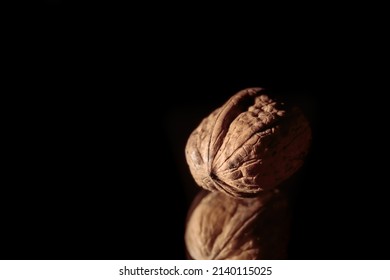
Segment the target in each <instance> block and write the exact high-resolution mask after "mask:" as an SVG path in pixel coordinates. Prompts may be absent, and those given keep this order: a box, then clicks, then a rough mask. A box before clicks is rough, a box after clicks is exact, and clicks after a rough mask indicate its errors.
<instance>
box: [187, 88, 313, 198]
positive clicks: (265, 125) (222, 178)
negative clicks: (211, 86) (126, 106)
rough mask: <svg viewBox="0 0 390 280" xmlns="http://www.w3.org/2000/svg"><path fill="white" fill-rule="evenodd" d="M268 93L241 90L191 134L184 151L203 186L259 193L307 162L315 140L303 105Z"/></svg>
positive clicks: (227, 191) (241, 193)
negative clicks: (274, 98)
mask: <svg viewBox="0 0 390 280" xmlns="http://www.w3.org/2000/svg"><path fill="white" fill-rule="evenodd" d="M263 92H264V90H263V89H261V88H249V89H245V90H242V91H240V92H238V93H237V94H235V95H234V96H233V97H231V98H230V99H229V100H228V101H227V102H226V103H225V104H224V105H223V106H222V107H220V108H218V109H216V110H215V111H214V112H212V113H211V114H210V115H209V116H208V117H206V118H205V119H203V121H202V122H201V123H200V125H199V126H198V127H197V128H196V129H195V130H194V131H193V132H192V133H191V135H190V137H189V139H188V141H187V145H186V148H185V155H186V160H187V163H188V165H189V168H190V171H191V174H192V176H193V177H194V179H195V181H196V183H197V184H198V185H199V186H201V187H202V188H204V189H206V190H209V191H221V192H223V193H225V194H228V195H230V196H233V197H254V196H257V195H259V194H260V193H261V192H263V191H266V190H270V189H272V188H275V187H277V186H278V185H279V184H280V183H282V182H283V181H285V180H286V179H287V178H288V177H290V176H291V175H292V174H294V173H295V172H296V171H297V170H298V169H299V168H300V167H301V166H302V164H303V161H304V158H305V156H306V154H307V152H308V149H309V145H310V139H311V129H310V126H309V122H308V121H307V119H306V118H305V116H304V115H303V113H302V112H301V110H300V109H299V108H297V107H292V106H285V104H283V103H281V102H277V101H275V100H273V99H271V98H270V97H269V96H267V95H265V94H263ZM287 105H288V104H287Z"/></svg>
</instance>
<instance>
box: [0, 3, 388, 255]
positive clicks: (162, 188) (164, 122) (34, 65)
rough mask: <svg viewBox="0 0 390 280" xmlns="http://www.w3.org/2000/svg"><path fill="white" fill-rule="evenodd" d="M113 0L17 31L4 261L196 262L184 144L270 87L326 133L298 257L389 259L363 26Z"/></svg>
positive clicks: (305, 181)
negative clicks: (233, 100)
mask: <svg viewBox="0 0 390 280" xmlns="http://www.w3.org/2000/svg"><path fill="white" fill-rule="evenodd" d="M104 7H105V6H104V5H103V6H100V9H94V6H88V5H84V6H81V5H80V4H77V5H76V4H70V3H69V2H65V1H46V2H44V3H41V4H39V5H38V4H36V6H34V7H33V8H34V13H31V14H29V16H28V17H27V19H25V20H24V21H22V22H21V24H20V23H15V25H17V24H20V26H18V28H17V32H11V33H12V36H13V38H15V40H14V41H11V43H10V44H11V48H10V49H11V50H10V52H9V53H8V54H9V57H10V58H11V63H10V66H9V71H8V75H9V76H10V80H9V81H10V84H12V88H8V87H7V90H8V91H9V96H10V100H9V101H8V102H7V103H5V104H6V105H7V106H6V107H7V108H6V109H7V111H6V112H7V114H6V118H5V126H6V129H7V130H5V131H6V133H5V137H6V140H8V141H7V145H5V146H4V149H5V152H6V155H7V157H6V168H5V170H4V173H5V175H6V176H5V177H4V182H3V184H2V187H1V188H2V195H1V200H2V203H1V213H2V226H1V230H2V236H3V238H2V240H3V245H2V249H1V250H0V257H1V258H2V259H184V258H185V248H184V241H183V236H184V229H185V217H186V211H187V209H188V207H189V204H190V202H191V199H192V198H193V196H194V195H195V193H196V191H197V187H196V186H195V184H194V182H193V181H192V178H191V177H190V174H189V170H188V168H187V165H186V163H185V159H184V146H185V142H186V140H187V138H188V136H189V134H190V133H191V131H192V130H193V129H194V128H195V127H196V126H197V125H198V123H199V122H200V121H201V119H202V118H203V117H205V116H207V115H208V114H209V113H210V112H211V111H212V110H213V109H215V108H217V107H218V106H220V105H222V104H223V102H224V101H226V100H227V98H229V97H230V96H231V95H232V94H234V93H236V92H237V91H239V90H241V89H243V88H247V87H257V86H260V87H265V88H267V89H269V90H270V93H271V94H273V95H274V96H277V97H280V98H284V99H287V100H288V101H289V102H291V103H295V104H297V105H298V106H300V107H301V108H302V109H303V110H304V112H305V114H306V115H307V117H308V119H309V120H310V122H311V125H312V129H313V143H312V147H311V151H310V154H309V156H308V158H307V161H306V163H305V165H304V166H303V168H302V169H301V171H300V172H299V173H298V174H296V178H295V180H296V192H295V194H296V195H295V197H294V211H293V217H294V220H293V231H292V236H291V242H290V248H289V257H290V258H292V259H389V249H390V248H389V241H388V236H389V235H388V234H389V232H388V230H387V229H385V227H386V221H387V219H388V218H387V217H388V206H387V199H386V191H387V190H386V186H387V183H386V180H384V179H382V178H383V177H384V176H385V175H386V170H385V169H386V162H385V161H386V151H385V147H386V141H385V133H384V132H383V131H384V130H385V129H384V127H385V126H384V125H382V124H381V122H380V121H381V120H383V119H385V118H384V115H385V111H384V110H383V109H381V108H380V106H381V105H384V102H383V101H381V98H382V94H381V93H380V89H379V90H377V89H374V85H376V80H377V79H378V77H377V76H376V77H375V79H373V78H372V76H371V75H372V70H373V68H372V67H371V66H370V65H367V64H366V63H367V62H369V61H370V60H371V58H372V53H370V52H369V53H364V52H359V57H356V55H354V54H355V53H356V52H355V51H356V44H355V41H354V40H353V39H350V38H349V37H350V35H348V36H346V35H345V34H346V33H344V32H340V33H336V32H335V31H336V30H338V29H337V28H336V29H331V30H328V29H326V28H324V27H322V25H321V24H320V22H321V20H319V21H318V22H315V23H317V24H318V23H319V24H318V25H316V26H315V27H313V29H305V26H307V25H306V24H305V23H303V24H300V23H299V21H298V20H297V18H292V19H291V20H293V21H289V20H286V21H287V22H289V23H291V22H294V23H296V24H294V25H293V26H291V25H290V24H282V27H280V28H279V27H278V25H277V24H276V22H277V20H278V19H279V18H282V17H283V16H282V15H280V14H279V13H278V12H277V13H276V14H275V17H274V18H273V21H271V22H268V23H267V22H266V21H264V22H261V21H259V20H253V21H251V22H250V23H249V24H248V25H250V26H251V27H252V28H253V27H254V30H253V29H251V30H250V31H249V30H248V29H246V28H240V27H237V22H240V21H241V18H240V19H238V18H237V19H236V20H233V24H230V23H228V22H226V23H225V22H220V21H218V20H216V24H215V25H213V26H212V27H211V26H210V25H206V27H202V28H201V27H200V25H199V21H200V18H202V17H199V16H194V17H193V18H190V19H189V18H188V15H187V14H186V15H187V16H182V15H180V14H175V17H174V18H173V17H172V16H171V15H169V16H168V15H167V14H161V13H159V12H158V11H157V12H156V11H155V12H153V13H152V11H149V10H146V11H147V12H150V13H145V15H148V17H145V18H143V20H139V19H137V18H135V16H134V14H137V10H134V9H131V8H130V7H127V9H126V11H128V14H127V13H126V14H125V15H122V14H121V15H118V16H117V14H116V12H115V11H117V10H114V12H113V13H111V10H108V11H107V10H105V9H104ZM118 10H120V9H119V8H118ZM157 10H158V9H157ZM25 12H26V11H25ZM210 14H211V17H210V18H213V16H214V14H213V13H210ZM231 18H232V17H230V19H231ZM244 18H245V19H247V20H248V17H245V16H244ZM249 18H250V17H249ZM313 18H315V16H313ZM313 18H311V19H310V20H311V21H310V22H311V23H313ZM151 22H153V23H151ZM146 23H149V24H150V25H145V24H146ZM306 23H307V22H306ZM183 24H186V25H185V27H184V28H183V29H182V27H181V26H182V25H183ZM187 24H188V25H187ZM150 26H151V27H150ZM350 32H352V30H350ZM347 34H350V33H347ZM345 37H348V40H346V39H345ZM351 50H355V51H351ZM382 161H384V163H381V162H382Z"/></svg>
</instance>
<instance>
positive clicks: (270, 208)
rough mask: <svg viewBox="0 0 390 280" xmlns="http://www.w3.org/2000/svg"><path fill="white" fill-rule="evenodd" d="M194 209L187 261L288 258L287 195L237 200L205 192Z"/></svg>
mask: <svg viewBox="0 0 390 280" xmlns="http://www.w3.org/2000/svg"><path fill="white" fill-rule="evenodd" d="M191 208H192V209H191V210H190V211H189V215H188V221H187V226H186V232H185V244H186V249H187V256H188V258H190V259H196V260H203V259H211V260H225V259H237V260H258V259H287V248H288V241H289V232H290V231H289V227H290V214H289V209H288V200H287V197H286V196H285V195H284V194H283V195H281V194H276V195H274V196H270V195H266V196H260V197H256V198H241V199H237V198H232V197H229V196H227V195H225V194H223V193H221V192H208V191H202V192H200V193H199V194H198V195H197V197H196V198H195V199H194V201H193V204H192V207H191Z"/></svg>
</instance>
